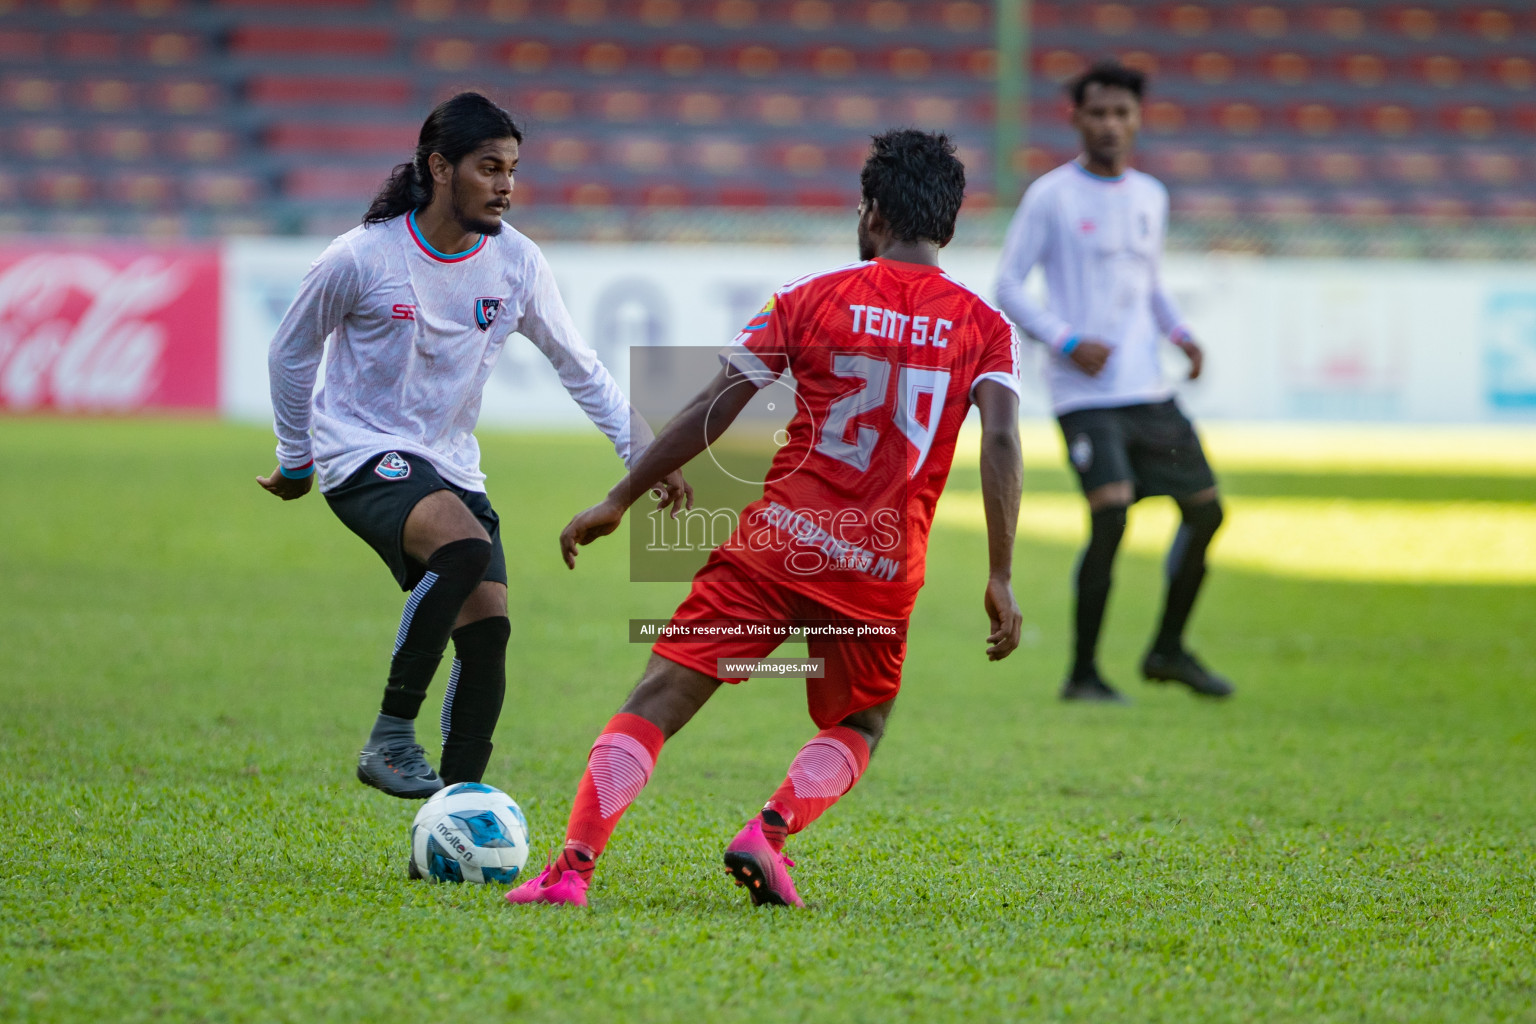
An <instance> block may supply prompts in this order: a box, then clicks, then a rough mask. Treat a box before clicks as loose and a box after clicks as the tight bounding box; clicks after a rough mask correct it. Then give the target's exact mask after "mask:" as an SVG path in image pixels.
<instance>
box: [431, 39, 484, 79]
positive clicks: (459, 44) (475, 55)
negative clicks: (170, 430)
mask: <svg viewBox="0 0 1536 1024" xmlns="http://www.w3.org/2000/svg"><path fill="white" fill-rule="evenodd" d="M479 59H480V47H479V45H478V44H476V42H475V41H474V40H473V39H465V38H463V37H462V36H438V37H436V38H432V39H423V40H422V41H421V42H420V43H418V44H417V45H416V61H417V63H419V64H425V65H426V66H427V67H430V68H436V69H437V70H439V71H463V70H465V69H466V68H470V67H473V66H474V65H475V64H476V62H477V61H478V60H479Z"/></svg>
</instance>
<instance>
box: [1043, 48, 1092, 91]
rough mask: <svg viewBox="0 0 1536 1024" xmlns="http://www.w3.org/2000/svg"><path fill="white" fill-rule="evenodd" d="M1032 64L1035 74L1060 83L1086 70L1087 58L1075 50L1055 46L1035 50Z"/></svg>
mask: <svg viewBox="0 0 1536 1024" xmlns="http://www.w3.org/2000/svg"><path fill="white" fill-rule="evenodd" d="M1034 65H1035V67H1034V70H1035V74H1037V75H1039V76H1041V77H1042V78H1046V79H1049V80H1050V81H1052V82H1057V83H1061V82H1065V81H1067V80H1068V79H1070V78H1073V77H1075V76H1077V75H1079V74H1081V73H1082V72H1083V71H1084V70H1086V69H1087V67H1088V58H1087V57H1085V56H1083V54H1081V53H1079V52H1078V51H1076V50H1067V49H1062V48H1060V47H1057V48H1052V49H1042V50H1037V51H1035V53H1034Z"/></svg>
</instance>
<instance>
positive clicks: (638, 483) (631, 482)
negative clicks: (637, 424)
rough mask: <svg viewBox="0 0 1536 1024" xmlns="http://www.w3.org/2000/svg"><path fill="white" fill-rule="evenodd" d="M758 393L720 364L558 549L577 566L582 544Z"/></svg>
mask: <svg viewBox="0 0 1536 1024" xmlns="http://www.w3.org/2000/svg"><path fill="white" fill-rule="evenodd" d="M756 393H757V384H756V383H755V382H754V381H752V380H750V379H749V378H748V377H747V376H746V375H745V374H742V373H740V372H738V371H737V370H736V369H735V368H734V367H732V366H730V365H729V364H727V365H726V366H724V367H722V368H721V370H720V372H719V373H718V374H716V376H715V379H714V380H712V381H710V382H709V385H708V386H707V387H705V388H704V390H702V391H700V392H699V393H698V394H697V395H694V396H693V398H692V399H691V400H690V401H689V402H688V404H687V405H686V406H684V407H683V410H682V411H681V412H679V413H678V414H677V415H676V416H674V417H672V419H671V420H670V421H669V422H668V423H667V425H666V426H665V427H663V428H662V430H661V433H660V434H658V435H656V440H655V441H652V442H651V444H650V447H648V448H646V450H645V451H644V452H643V453H642V454H641V455H640V457H639V458H638V459H636V460H635V464H634V465H633V466H631V467H630V468H629V472H628V473H626V474H625V475H624V479H622V480H620V481H619V482H618V483H617V484H615V485H614V486H613V489H612V490H611V491H609V492H608V497H606V498H604V499H603V500H602V501H600V502H598V503H597V504H596V505H593V506H592V507H591V508H589V509H586V510H585V511H582V512H579V513H577V514H576V517H575V518H574V519H572V520H571V521H570V522H569V523H567V524H566V526H565V529H564V530H561V531H560V554H561V555H562V556H563V557H564V558H565V564H566V565H567V566H569V567H570V568H572V569H574V568H576V550H577V548H578V547H579V546H581V545H583V544H590V543H592V542H593V541H594V540H597V538H599V537H606V536H607V535H608V534H610V533H612V532H613V531H614V530H616V529H618V528H619V523H620V522H622V521H623V519H624V513H625V512H627V511H629V507H630V506H631V505H633V504H634V503H635V502H636V501H639V500H640V498H641V497H642V496H643V495H644V494H645V493H646V492H648V491H650V490H651V488H653V487H655V486H656V485H657V484H659V483H661V482H662V481H664V480H667V479H668V478H670V477H672V476H673V475H674V474H676V473H677V472H678V471H679V470H681V469H682V468H683V467H684V466H685V465H687V464H688V463H689V462H691V461H692V460H693V458H694V457H695V456H697V455H698V454H699V453H701V452H702V451H704V449H706V448H708V447H709V446H710V445H711V444H713V443H714V441H715V439H716V438H718V437H719V436H720V435H721V434H723V433H724V432H725V428H726V427H729V426H730V425H731V424H732V423H733V422H735V420H736V417H737V416H739V415H741V410H742V409H745V408H746V406H747V402H748V401H749V400H751V398H752V396H753V395H754V394H756ZM690 495H691V489H690Z"/></svg>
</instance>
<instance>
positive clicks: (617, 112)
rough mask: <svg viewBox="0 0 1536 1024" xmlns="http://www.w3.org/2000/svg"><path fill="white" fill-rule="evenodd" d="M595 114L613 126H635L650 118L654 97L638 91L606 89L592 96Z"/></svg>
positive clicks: (591, 100)
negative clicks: (635, 123)
mask: <svg viewBox="0 0 1536 1024" xmlns="http://www.w3.org/2000/svg"><path fill="white" fill-rule="evenodd" d="M590 102H591V104H592V110H593V113H594V114H596V115H597V116H598V117H600V118H602V119H603V120H604V121H608V122H610V123H613V124H633V123H634V122H636V121H641V120H645V119H646V118H648V117H649V116H650V113H651V107H652V97H651V94H650V93H647V92H640V91H639V90H637V89H605V90H603V91H601V92H597V93H593V94H591V96H590Z"/></svg>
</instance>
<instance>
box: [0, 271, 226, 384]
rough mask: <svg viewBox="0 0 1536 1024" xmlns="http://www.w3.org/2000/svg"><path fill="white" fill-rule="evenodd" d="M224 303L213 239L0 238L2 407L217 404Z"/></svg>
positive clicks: (0, 369) (0, 370)
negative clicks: (173, 243)
mask: <svg viewBox="0 0 1536 1024" xmlns="http://www.w3.org/2000/svg"><path fill="white" fill-rule="evenodd" d="M218 310H219V271H218V256H217V254H216V253H215V252H214V251H213V250H211V249H196V248H183V249H154V250H143V249H140V250H137V251H134V250H126V249H125V250H107V251H102V252H95V251H88V250H69V249H61V250H53V251H48V250H44V251H37V250H35V249H26V250H21V249H10V248H0V407H3V408H5V409H7V410H9V411H14V412H25V411H33V410H55V411H60V412H129V411H134V410H139V409H213V408H216V407H217V404H218V347H219V344H218V334H219V317H218Z"/></svg>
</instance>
